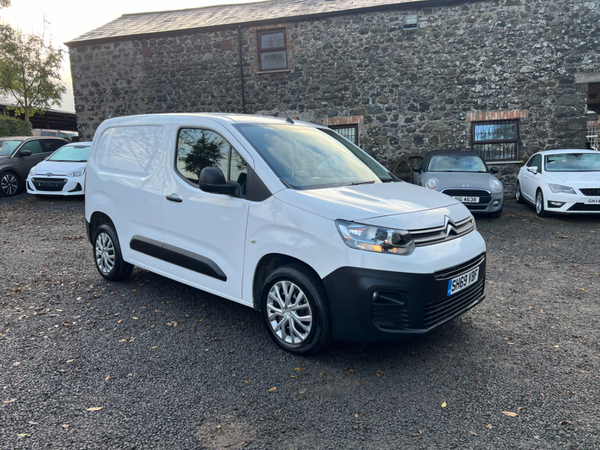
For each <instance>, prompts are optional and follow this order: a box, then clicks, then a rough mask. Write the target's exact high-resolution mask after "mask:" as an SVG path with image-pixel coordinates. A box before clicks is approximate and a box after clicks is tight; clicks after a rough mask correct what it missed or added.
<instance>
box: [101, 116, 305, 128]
mask: <svg viewBox="0 0 600 450" xmlns="http://www.w3.org/2000/svg"><path fill="white" fill-rule="evenodd" d="M178 117H179V118H180V117H198V118H200V117H201V118H205V119H212V120H214V121H216V122H227V123H230V124H231V123H264V124H268V123H272V124H278V123H279V124H281V123H285V121H286V118H285V117H272V116H261V115H253V114H233V113H164V114H140V115H136V116H123V117H115V118H113V119H108V120H107V121H106V122H113V121H115V122H119V123H120V124H122V125H125V124H129V125H142V124H147V125H152V124H159V123H165V122H167V123H172V122H173V121H175V120H176V119H177V118H178ZM292 120H294V123H298V124H302V125H309V126H313V127H314V126H316V124H314V123H310V122H303V121H300V120H296V119H294V118H293V117H292Z"/></svg>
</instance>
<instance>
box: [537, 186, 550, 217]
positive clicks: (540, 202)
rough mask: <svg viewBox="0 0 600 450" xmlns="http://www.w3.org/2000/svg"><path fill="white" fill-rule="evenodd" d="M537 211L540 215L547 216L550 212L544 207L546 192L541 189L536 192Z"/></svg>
mask: <svg viewBox="0 0 600 450" xmlns="http://www.w3.org/2000/svg"><path fill="white" fill-rule="evenodd" d="M535 212H536V214H537V215H538V216H540V217H546V216H547V215H548V213H547V212H546V210H545V209H544V194H543V193H542V190H541V189H538V191H537V192H536V193H535Z"/></svg>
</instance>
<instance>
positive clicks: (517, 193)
mask: <svg viewBox="0 0 600 450" xmlns="http://www.w3.org/2000/svg"><path fill="white" fill-rule="evenodd" d="M515 200H517V203H523V192H521V184H520V183H519V182H518V181H517V190H516V191H515Z"/></svg>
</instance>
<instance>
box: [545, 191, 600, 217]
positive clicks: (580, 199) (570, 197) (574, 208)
mask: <svg viewBox="0 0 600 450" xmlns="http://www.w3.org/2000/svg"><path fill="white" fill-rule="evenodd" d="M544 194H545V195H544V203H545V204H544V209H545V210H546V211H548V212H551V213H562V214H599V213H600V196H586V195H579V194H577V195H574V194H555V193H553V192H552V191H550V192H549V193H547V195H546V193H544Z"/></svg>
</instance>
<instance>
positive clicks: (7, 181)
mask: <svg viewBox="0 0 600 450" xmlns="http://www.w3.org/2000/svg"><path fill="white" fill-rule="evenodd" d="M0 189H2V192H3V193H4V195H6V196H8V197H10V196H13V195H15V194H16V193H17V190H18V189H19V181H18V180H17V177H16V176H14V175H13V174H12V173H7V174H6V175H4V176H3V177H2V180H0Z"/></svg>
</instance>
